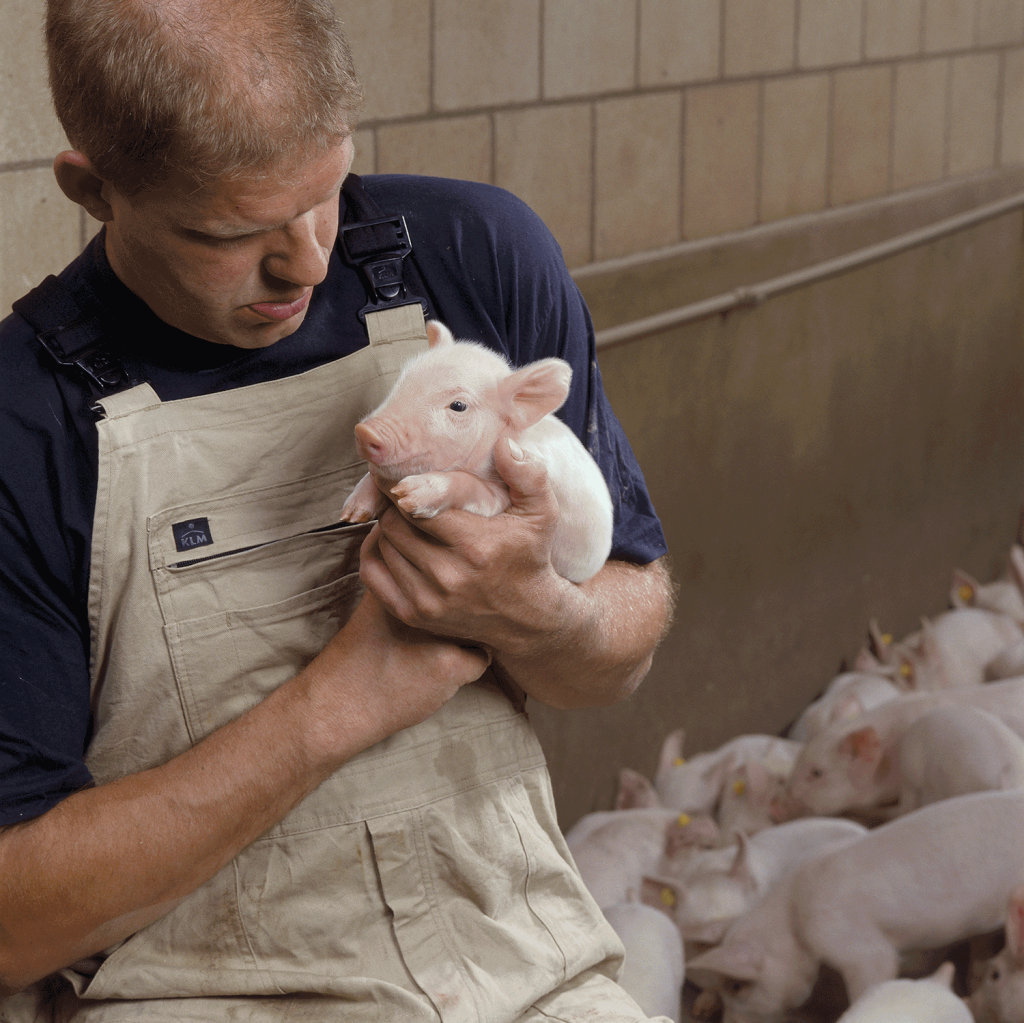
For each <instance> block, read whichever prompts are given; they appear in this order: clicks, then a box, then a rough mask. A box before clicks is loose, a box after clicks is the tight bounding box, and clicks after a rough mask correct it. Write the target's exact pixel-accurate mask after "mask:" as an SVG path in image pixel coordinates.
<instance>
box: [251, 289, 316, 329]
mask: <svg viewBox="0 0 1024 1023" xmlns="http://www.w3.org/2000/svg"><path fill="white" fill-rule="evenodd" d="M312 294H313V289H312V288H310V289H309V290H308V291H305V292H303V293H302V294H301V295H300V296H299V297H298V298H296V299H293V300H292V301H291V302H253V303H251V304H250V306H249V308H250V309H252V310H253V312H255V313H258V314H259V315H260V316H265V317H266V318H267V319H268V320H275V321H277V322H281V321H283V320H290V319H291V318H292V317H293V316H296V315H298V314H299V313H301V312H302V311H303V310H304V309H305V308H306V306H307V305H309V297H310V295H312Z"/></svg>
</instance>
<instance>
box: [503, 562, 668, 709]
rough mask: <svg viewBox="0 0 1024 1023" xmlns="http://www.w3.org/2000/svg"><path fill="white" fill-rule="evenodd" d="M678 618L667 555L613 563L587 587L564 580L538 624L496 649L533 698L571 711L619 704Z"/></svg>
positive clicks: (508, 670)
mask: <svg viewBox="0 0 1024 1023" xmlns="http://www.w3.org/2000/svg"><path fill="white" fill-rule="evenodd" d="M671 616H672V586H671V580H670V578H669V573H668V569H667V566H666V563H665V559H661V560H659V561H655V562H653V563H652V564H650V565H633V564H629V563H627V562H623V561H609V562H608V563H607V564H606V565H605V566H604V568H602V569H601V571H600V572H598V574H597V575H596V576H594V577H593V578H592V579H589V580H588V581H587V582H585V583H582V584H579V585H577V584H575V583H570V582H567V581H565V580H562V581H560V582H559V584H558V591H557V595H554V594H553V600H552V603H551V604H550V605H549V606H547V607H543V608H542V615H541V616H540V617H539V619H538V629H537V632H536V634H534V635H532V636H524V637H523V640H522V642H519V643H517V644H516V646H515V647H514V648H506V649H505V650H502V651H500V652H498V653H497V654H496V663H497V665H498V667H499V670H500V671H502V672H503V673H504V674H505V675H507V676H508V677H509V678H510V679H511V680H512V681H514V682H515V683H516V684H517V685H519V686H520V687H521V688H522V689H524V690H525V691H526V692H527V693H528V694H529V695H530V696H532V697H534V699H536V700H538V701H540V702H541V703H545V704H547V705H549V706H551V707H557V708H559V709H566V710H567V709H571V708H574V707H595V706H605V705H608V704H613V703H616V702H617V701H618V700H621V699H623V698H625V697H626V696H628V695H629V694H630V693H631V692H632V691H633V690H634V689H635V688H636V687H637V686H638V685H639V684H640V682H641V681H642V680H643V678H644V676H645V675H646V674H647V671H648V669H649V668H650V666H651V658H652V656H653V653H654V650H655V648H656V647H657V645H658V643H659V642H660V640H661V638H662V637H663V636H664V634H665V631H666V630H667V628H668V625H669V622H670V620H671Z"/></svg>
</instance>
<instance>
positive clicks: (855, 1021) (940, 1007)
mask: <svg viewBox="0 0 1024 1023" xmlns="http://www.w3.org/2000/svg"><path fill="white" fill-rule="evenodd" d="M952 983H953V964H952V963H944V964H943V965H942V967H941V968H940V969H939V970H938V972H937V973H935V974H934V975H933V976H931V977H925V978H923V979H922V980H887V981H885V983H884V984H877V985H876V986H875V987H873V988H871V989H870V990H869V991H867V992H865V994H864V996H863V997H862V998H859V999H858V1000H857V1002H856V1003H855V1004H854V1005H851V1006H850V1008H849V1009H847V1010H846V1012H844V1013H843V1014H842V1016H840V1017H839V1020H838V1021H837V1023H973V1017H972V1016H971V1013H970V1011H969V1010H968V1008H967V1006H966V1005H965V1004H964V1002H963V999H961V998H958V997H957V996H956V995H955V994H953V990H952Z"/></svg>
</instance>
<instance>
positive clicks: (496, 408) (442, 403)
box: [342, 320, 612, 582]
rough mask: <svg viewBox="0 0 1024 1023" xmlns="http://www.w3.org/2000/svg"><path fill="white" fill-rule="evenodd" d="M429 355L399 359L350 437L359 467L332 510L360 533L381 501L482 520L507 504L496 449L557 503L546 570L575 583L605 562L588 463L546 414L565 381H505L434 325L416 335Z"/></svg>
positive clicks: (533, 376) (540, 376)
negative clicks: (543, 483) (507, 447)
mask: <svg viewBox="0 0 1024 1023" xmlns="http://www.w3.org/2000/svg"><path fill="white" fill-rule="evenodd" d="M427 335H428V339H429V341H430V349H429V350H428V351H426V352H423V353H421V354H420V355H417V356H416V357H414V358H413V359H411V360H410V361H409V362H408V363H406V365H405V366H404V367H403V368H402V372H401V374H400V375H399V378H398V380H397V381H396V382H395V385H394V387H393V388H392V389H391V392H390V393H389V394H388V396H387V397H386V398H385V399H384V401H383V402H382V403H381V405H380V406H379V407H378V408H377V409H376V410H375V411H374V412H373V413H371V414H370V415H369V416H367V417H366V418H365V419H364V420H363V421H362V422H361V423H359V424H358V425H357V426H356V447H357V448H358V450H359V453H360V455H361V456H362V457H363V458H365V459H366V460H367V462H368V463H369V472H367V474H366V475H365V476H364V477H363V478H362V479H361V480H360V481H359V483H358V485H357V486H356V488H355V489H354V490H353V491H352V493H351V494H350V495H349V498H348V500H347V501H346V502H345V505H344V507H343V509H342V518H343V519H345V520H347V521H349V522H367V521H369V520H370V519H373V518H376V517H377V516H378V515H379V514H380V513H381V512H382V511H383V510H384V508H385V507H386V505H387V498H386V497H385V496H384V494H383V493H382V490H386V491H390V493H391V494H392V495H393V496H394V497H395V498H396V500H397V504H398V506H399V507H400V508H402V509H403V510H404V511H407V512H408V513H409V514H410V515H412V516H414V517H417V518H431V517H433V516H434V515H437V514H438V513H439V512H441V511H444V510H445V509H447V508H462V509H464V510H465V511H470V512H474V513H476V514H478V515H485V516H494V515H498V514H500V513H501V512H502V511H504V510H505V509H506V508H507V507H508V506H509V504H510V499H509V494H508V488H507V487H506V486H505V484H504V482H503V481H502V479H501V477H500V476H499V475H498V472H497V470H496V469H495V465H494V447H495V445H496V444H497V443H498V441H499V440H501V438H503V437H508V438H510V439H511V440H514V441H515V442H517V443H518V444H519V445H520V446H521V447H523V448H524V449H525V450H526V451H528V452H529V453H530V455H531V456H532V457H534V458H537V459H539V460H541V461H543V462H544V463H545V465H546V466H547V470H548V477H549V480H550V483H551V487H552V489H553V491H554V493H555V497H556V498H557V500H558V507H559V519H558V525H557V527H556V528H555V535H554V540H553V542H552V547H551V563H552V565H553V566H554V568H555V571H556V572H558V573H559V575H562V576H564V577H565V578H567V579H569V580H571V581H572V582H583V581H584V580H586V579H589V578H590V577H591V576H592V575H594V574H595V573H596V572H597V571H598V570H599V569H600V568H601V566H602V565H603V564H604V563H605V561H606V560H607V558H608V553H609V551H610V550H611V538H612V502H611V497H610V496H609V493H608V486H607V484H606V483H605V481H604V477H603V476H602V475H601V470H600V469H599V468H598V466H597V463H596V462H595V461H594V459H593V458H592V457H591V456H590V454H589V452H588V451H587V450H586V448H585V447H584V446H583V444H581V443H580V440H579V438H578V437H577V436H576V435H575V434H574V433H573V432H572V430H571V429H570V428H569V427H568V426H566V425H565V423H563V422H562V421H561V420H560V419H556V418H555V416H554V415H552V414H551V413H553V412H554V411H555V410H556V409H558V408H560V407H561V406H562V404H563V403H564V401H565V399H566V397H567V396H568V394H569V381H570V379H571V377H572V369H571V367H570V366H569V364H568V363H567V362H565V361H564V360H562V359H554V358H552V359H540V360H538V361H537V362H532V363H530V364H529V365H526V366H523V367H522V368H520V369H513V368H512V367H511V366H510V365H509V364H508V362H506V361H505V359H504V358H503V357H502V356H501V355H499V354H498V353H497V352H494V351H492V350H490V349H489V348H486V347H484V346H483V345H480V344H476V343H475V342H471V341H456V340H455V339H454V338H453V337H452V334H451V331H449V330H448V328H447V327H445V326H444V325H443V324H441V323H438V322H437V321H434V320H432V321H430V322H429V323H428V324H427Z"/></svg>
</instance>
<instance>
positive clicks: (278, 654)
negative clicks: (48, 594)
mask: <svg viewBox="0 0 1024 1023" xmlns="http://www.w3.org/2000/svg"><path fill="white" fill-rule="evenodd" d="M362 472H363V464H362V463H354V464H352V465H349V466H345V467H344V468H342V469H338V470H334V471H332V472H329V473H324V474H320V475H317V476H313V477H308V478H304V479H298V480H294V481H291V482H289V483H284V484H279V485H276V486H273V487H264V488H258V489H254V490H251V491H246V492H241V493H233V494H230V495H224V496H218V497H216V498H212V499H209V500H201V501H193V502H191V503H190V504H188V505H181V506H178V507H174V508H168V509H165V510H163V511H160V512H158V513H157V514H155V515H153V516H152V517H151V518H150V520H149V522H148V533H149V535H148V545H149V559H150V570H151V573H152V577H153V581H154V586H155V588H156V592H157V597H158V600H159V604H160V611H161V615H162V617H163V631H164V636H165V639H166V642H167V646H168V650H169V652H170V656H171V662H172V665H173V669H174V675H175V681H176V684H177V687H178V691H179V695H180V698H181V704H182V710H183V713H184V715H185V720H186V727H187V729H188V733H189V737H190V739H191V740H192V742H198V741H199V740H200V739H202V738H203V737H204V736H206V735H208V734H209V733H210V732H212V731H214V730H215V729H217V728H219V727H221V726H222V725H224V724H226V723H227V722H229V721H232V720H234V719H235V718H237V717H238V716H239V715H241V714H243V713H244V712H245V711H247V710H249V709H250V708H251V707H253V706H255V705H256V704H257V703H258V702H260V701H261V700H262V699H264V698H265V697H266V696H267V695H269V694H270V693H271V692H273V691H274V690H275V689H276V688H277V687H278V686H279V685H281V683H283V682H284V681H286V680H287V679H288V678H291V677H292V676H293V675H295V674H296V673H297V672H298V671H301V670H302V668H304V667H305V666H306V665H307V664H308V663H309V661H310V660H312V659H313V657H315V656H316V654H317V653H319V652H320V650H322V649H323V647H324V645H325V644H326V643H327V641H328V640H329V639H330V638H331V636H333V635H334V633H335V632H337V630H338V629H339V628H340V627H341V625H343V624H344V622H345V621H346V620H347V619H348V617H349V615H350V614H351V612H352V609H353V607H354V606H355V603H356V601H357V600H358V598H359V595H360V592H361V591H360V584H359V546H360V544H361V543H362V541H363V539H364V537H365V536H366V534H367V532H368V531H369V528H370V527H369V526H368V525H366V524H362V525H355V526H353V525H345V524H342V523H340V522H339V516H340V512H341V507H342V505H343V504H344V501H345V498H346V497H347V496H348V494H349V492H350V491H351V489H352V487H353V486H355V484H356V482H357V481H358V480H359V478H360V477H361V474H362Z"/></svg>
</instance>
